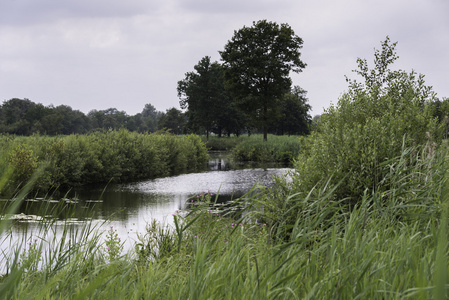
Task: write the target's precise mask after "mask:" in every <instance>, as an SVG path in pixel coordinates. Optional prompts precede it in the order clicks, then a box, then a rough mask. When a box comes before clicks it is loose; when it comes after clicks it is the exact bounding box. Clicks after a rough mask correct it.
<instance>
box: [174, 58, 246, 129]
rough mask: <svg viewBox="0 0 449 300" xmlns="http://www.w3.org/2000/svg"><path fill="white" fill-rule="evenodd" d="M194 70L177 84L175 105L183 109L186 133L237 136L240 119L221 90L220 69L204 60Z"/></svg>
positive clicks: (230, 100) (242, 117)
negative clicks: (213, 133)
mask: <svg viewBox="0 0 449 300" xmlns="http://www.w3.org/2000/svg"><path fill="white" fill-rule="evenodd" d="M194 69H195V71H194V72H188V73H186V74H185V78H184V79H183V80H180V81H179V82H178V97H179V99H180V101H179V104H180V106H181V108H183V109H187V112H186V115H187V118H188V126H189V128H190V130H192V131H193V132H200V131H203V132H204V131H205V132H206V134H207V136H208V134H209V132H216V133H217V134H218V135H219V136H221V135H222V132H223V131H227V132H228V134H231V133H238V132H239V130H240V129H241V128H243V127H244V116H242V114H241V113H240V112H239V111H238V110H237V108H236V107H235V104H234V101H233V99H232V97H231V96H230V94H229V92H228V91H227V90H226V89H225V87H224V80H223V67H222V66H221V65H220V64H219V63H218V62H211V61H210V57H209V56H206V57H203V58H202V59H201V60H200V61H199V62H198V64H196V65H195V66H194Z"/></svg>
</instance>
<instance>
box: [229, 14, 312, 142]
mask: <svg viewBox="0 0 449 300" xmlns="http://www.w3.org/2000/svg"><path fill="white" fill-rule="evenodd" d="M302 43H303V41H302V39H301V38H300V37H298V36H297V35H295V33H294V31H293V30H292V29H291V27H290V26H289V25H288V24H281V25H278V24H276V23H274V22H268V21H266V20H262V21H258V22H254V23H253V26H252V27H246V26H245V27H243V28H242V29H240V30H238V31H235V32H234V36H233V37H232V38H231V40H230V41H228V43H227V44H226V45H225V48H224V50H223V51H221V52H220V55H221V58H222V60H223V62H224V63H223V66H224V68H225V73H224V74H225V85H226V87H227V89H229V91H230V92H231V95H232V96H233V97H234V98H235V99H236V101H238V105H239V106H240V108H241V109H242V110H244V111H245V112H246V113H247V114H249V116H250V117H251V118H252V120H253V121H254V122H255V123H256V124H258V125H259V127H260V128H262V129H263V132H264V140H266V139H267V131H268V124H269V122H270V121H271V118H272V117H274V116H276V115H277V101H278V99H279V98H281V97H282V95H283V94H284V93H285V92H286V91H288V90H289V89H290V87H291V79H290V77H289V75H290V72H291V71H293V72H300V71H301V70H302V69H303V68H304V67H305V66H306V65H305V64H304V63H303V62H302V61H301V59H300V55H301V53H300V52H299V51H300V49H301V48H302Z"/></svg>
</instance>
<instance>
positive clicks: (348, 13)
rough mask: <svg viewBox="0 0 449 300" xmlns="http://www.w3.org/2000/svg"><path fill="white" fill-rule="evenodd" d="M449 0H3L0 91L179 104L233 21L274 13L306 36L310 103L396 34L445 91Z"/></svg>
mask: <svg viewBox="0 0 449 300" xmlns="http://www.w3.org/2000/svg"><path fill="white" fill-rule="evenodd" d="M448 5H449V2H448V1H445V0H429V1H420V0H395V1H389V0H380V1H372V0H370V1H358V0H339V1H335V0H304V1H297V0H281V1H270V0H263V1H260V0H257V1H256V0H239V1H236V0H229V1H221V2H219V3H218V2H215V1H210V0H208V1H206V0H166V1H155V0H153V1H148V0H130V1H122V0H100V1H98V0H96V1H89V0H79V1H78V0H69V1H56V0H53V1H51V0H3V1H1V2H0V100H8V99H10V98H12V97H21V98H24V97H26V98H29V99H31V100H33V101H35V102H41V103H43V104H45V105H48V104H50V103H53V104H54V105H59V104H67V105H70V106H72V107H73V108H74V109H80V110H82V111H84V112H88V111H89V110H91V109H106V108H109V107H116V108H117V109H119V110H125V111H127V112H128V113H129V114H135V113H137V112H140V111H141V110H142V109H143V107H144V105H145V104H146V103H152V104H153V105H154V106H155V107H156V108H157V109H158V110H165V109H168V108H170V107H173V106H175V107H179V105H178V99H177V95H176V84H177V81H178V80H181V79H183V77H184V74H185V73H186V72H189V71H191V70H193V66H194V65H195V64H196V63H197V62H198V61H199V60H200V59H201V58H202V57H204V56H206V55H209V56H212V59H213V60H219V59H220V57H219V54H218V51H219V50H221V49H223V46H224V45H225V43H226V42H227V41H228V40H229V39H230V38H231V37H232V35H233V32H234V30H238V29H240V28H241V27H243V26H245V25H246V26H250V25H251V24H252V22H253V21H257V20H261V19H268V20H270V21H275V22H278V23H288V24H289V25H290V26H291V27H292V28H293V29H294V30H295V33H296V34H297V35H299V36H300V37H302V38H303V39H304V47H303V49H302V54H303V55H302V58H303V60H304V61H305V62H306V63H307V64H308V66H307V68H306V69H305V70H304V72H303V73H301V74H294V75H293V80H294V84H296V85H300V86H301V87H303V88H304V89H305V90H307V91H308V92H309V93H308V96H309V99H310V104H311V105H312V107H313V113H321V112H322V109H323V108H327V107H328V106H329V104H330V103H331V102H333V103H336V102H337V100H338V97H339V95H340V94H341V93H342V92H343V91H344V90H345V88H346V86H347V85H346V82H345V79H344V75H349V76H353V75H352V74H351V70H352V69H354V68H355V67H356V59H357V57H362V58H367V59H368V61H369V62H370V61H371V60H372V57H373V49H374V48H375V47H377V48H378V47H379V46H380V42H381V41H382V40H384V38H385V36H387V35H389V36H390V37H391V39H392V40H393V41H398V42H399V44H398V54H399V56H400V59H399V61H398V64H397V66H398V67H400V68H403V69H406V70H411V69H412V68H414V69H416V71H418V72H420V73H423V74H425V75H426V78H427V83H428V84H430V85H433V86H434V88H435V90H436V91H437V92H438V93H439V96H446V97H448V96H449V87H448V86H447V83H446V81H447V80H446V78H447V77H448V71H447V70H446V66H447V65H449V57H448V55H447V54H446V52H447V50H446V49H448V47H449V36H448V35H449V20H448V18H447V16H446V12H447V11H449V6H448Z"/></svg>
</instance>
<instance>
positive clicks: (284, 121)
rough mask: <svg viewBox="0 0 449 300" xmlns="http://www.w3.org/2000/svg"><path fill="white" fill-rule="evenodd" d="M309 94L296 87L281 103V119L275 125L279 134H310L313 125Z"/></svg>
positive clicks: (274, 128)
mask: <svg viewBox="0 0 449 300" xmlns="http://www.w3.org/2000/svg"><path fill="white" fill-rule="evenodd" d="M306 95H307V92H306V91H305V90H303V89H302V88H300V87H299V86H295V87H294V88H293V89H292V90H291V92H289V93H287V94H285V95H284V96H283V97H282V98H281V100H280V101H279V112H280V117H279V119H278V120H277V121H276V122H275V123H274V125H273V131H274V132H275V133H277V134H281V135H283V134H288V135H290V134H299V135H305V134H309V132H310V126H311V124H312V119H311V116H310V115H309V110H310V108H311V107H310V105H309V104H308V103H307V101H308V99H307V98H306Z"/></svg>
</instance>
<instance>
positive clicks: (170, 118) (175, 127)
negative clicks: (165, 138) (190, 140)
mask: <svg viewBox="0 0 449 300" xmlns="http://www.w3.org/2000/svg"><path fill="white" fill-rule="evenodd" d="M185 123H186V118H185V115H184V114H183V112H182V111H180V110H179V109H176V108H174V107H172V108H170V109H167V112H166V113H165V114H164V113H162V114H161V116H160V118H159V123H158V129H159V130H162V129H170V130H171V132H173V133H174V134H182V133H183V131H184V126H185Z"/></svg>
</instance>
